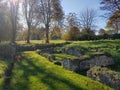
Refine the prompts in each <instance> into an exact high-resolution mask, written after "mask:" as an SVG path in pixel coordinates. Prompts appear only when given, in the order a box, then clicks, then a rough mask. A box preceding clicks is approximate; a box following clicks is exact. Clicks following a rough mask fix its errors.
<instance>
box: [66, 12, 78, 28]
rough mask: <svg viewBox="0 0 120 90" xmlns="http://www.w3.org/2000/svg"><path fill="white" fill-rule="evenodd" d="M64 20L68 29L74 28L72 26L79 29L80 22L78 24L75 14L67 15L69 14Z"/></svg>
mask: <svg viewBox="0 0 120 90" xmlns="http://www.w3.org/2000/svg"><path fill="white" fill-rule="evenodd" d="M66 20H67V23H68V24H69V27H70V28H72V27H74V26H76V27H80V22H79V19H78V17H77V14H76V13H69V14H68V15H67V16H66Z"/></svg>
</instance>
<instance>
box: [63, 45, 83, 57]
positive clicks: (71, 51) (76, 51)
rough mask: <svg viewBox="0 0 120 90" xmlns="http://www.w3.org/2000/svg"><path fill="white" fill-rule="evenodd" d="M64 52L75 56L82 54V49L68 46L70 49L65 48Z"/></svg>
mask: <svg viewBox="0 0 120 90" xmlns="http://www.w3.org/2000/svg"><path fill="white" fill-rule="evenodd" d="M62 53H66V54H70V55H75V56H81V53H80V51H79V50H77V49H76V48H74V47H71V48H68V49H65V48H63V49H62Z"/></svg>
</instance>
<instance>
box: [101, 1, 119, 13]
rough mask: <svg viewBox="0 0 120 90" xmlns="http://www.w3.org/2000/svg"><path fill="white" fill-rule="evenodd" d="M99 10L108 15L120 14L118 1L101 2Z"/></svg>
mask: <svg viewBox="0 0 120 90" xmlns="http://www.w3.org/2000/svg"><path fill="white" fill-rule="evenodd" d="M101 9H102V10H107V11H109V13H114V12H116V11H119V12H120V0H101Z"/></svg>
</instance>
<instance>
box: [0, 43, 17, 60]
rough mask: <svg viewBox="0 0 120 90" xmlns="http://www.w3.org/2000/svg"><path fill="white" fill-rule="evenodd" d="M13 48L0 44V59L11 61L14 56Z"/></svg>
mask: <svg viewBox="0 0 120 90" xmlns="http://www.w3.org/2000/svg"><path fill="white" fill-rule="evenodd" d="M15 52H16V51H15V48H14V47H13V46H11V45H9V44H0V57H2V58H10V59H12V58H13V56H14V55H15Z"/></svg>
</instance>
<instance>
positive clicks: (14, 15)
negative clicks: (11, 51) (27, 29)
mask: <svg viewBox="0 0 120 90" xmlns="http://www.w3.org/2000/svg"><path fill="white" fill-rule="evenodd" d="M18 9H19V0H10V1H9V13H10V20H11V24H12V39H11V43H15V38H16V30H17V20H18V11H19V10H18Z"/></svg>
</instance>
